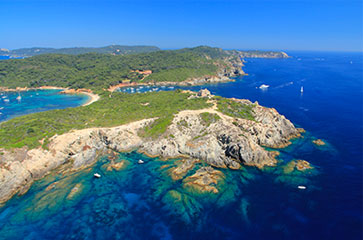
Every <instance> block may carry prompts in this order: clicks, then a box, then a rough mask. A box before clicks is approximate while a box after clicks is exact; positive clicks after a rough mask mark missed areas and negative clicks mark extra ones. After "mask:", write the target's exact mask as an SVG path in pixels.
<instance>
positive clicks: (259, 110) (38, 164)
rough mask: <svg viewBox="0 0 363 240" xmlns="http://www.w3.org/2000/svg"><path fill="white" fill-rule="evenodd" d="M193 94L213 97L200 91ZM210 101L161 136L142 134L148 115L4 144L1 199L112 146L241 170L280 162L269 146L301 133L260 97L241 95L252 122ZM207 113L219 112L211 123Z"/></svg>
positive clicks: (175, 121)
mask: <svg viewBox="0 0 363 240" xmlns="http://www.w3.org/2000/svg"><path fill="white" fill-rule="evenodd" d="M194 97H210V96H200V95H197V94H196V95H195V96H194ZM209 101H211V102H212V103H214V106H213V107H211V108H208V109H200V110H185V111H181V112H179V113H178V114H175V115H174V119H173V121H172V123H171V125H170V126H168V128H167V130H166V131H165V133H163V134H162V135H161V136H158V137H157V138H156V139H152V138H142V137H141V136H140V131H142V129H144V128H145V127H147V126H148V124H151V123H152V122H153V121H154V120H155V119H145V120H141V121H137V122H132V123H129V124H125V125H122V126H118V127H112V128H90V129H83V130H73V131H71V132H68V133H65V134H62V135H59V136H57V135H56V136H53V137H52V138H51V139H50V143H49V145H48V148H47V149H43V148H37V149H31V150H28V149H26V148H21V149H12V150H6V149H0V203H4V202H6V201H7V200H9V199H10V198H11V197H12V196H14V195H15V194H17V193H18V194H23V193H25V192H26V191H27V190H28V189H29V187H30V186H31V184H32V183H33V182H34V181H35V180H37V179H40V178H42V177H44V176H45V175H47V174H49V173H50V172H51V171H52V170H54V169H56V168H58V167H60V166H65V165H66V166H67V168H68V169H69V170H71V171H76V170H79V169H82V168H84V167H86V166H89V165H90V164H93V163H94V162H95V161H97V158H98V156H100V155H103V154H106V153H108V152H109V151H115V152H125V151H132V150H136V149H137V150H139V151H140V152H144V153H146V154H147V155H149V156H159V157H161V158H176V157H179V156H183V157H184V158H185V157H186V158H190V159H197V160H198V161H199V160H200V161H204V162H205V163H206V164H208V165H210V166H213V167H217V168H230V169H239V168H240V167H241V166H242V165H248V166H254V167H257V168H264V167H266V166H274V165H276V163H277V160H276V159H275V157H276V155H277V154H276V152H273V151H267V150H266V149H265V148H264V147H270V148H280V147H284V146H287V145H289V144H290V139H291V138H294V137H299V136H300V132H299V130H298V129H296V128H295V127H294V125H293V124H292V123H291V122H290V121H289V120H287V119H286V118H285V117H284V116H282V115H280V114H279V113H278V112H277V111H276V110H275V109H272V108H265V107H262V106H260V105H259V104H258V103H257V102H256V103H251V102H250V101H248V100H238V101H242V102H243V104H248V105H250V106H251V107H252V108H253V114H254V118H255V121H252V120H247V119H241V118H238V119H237V118H233V117H230V116H227V115H225V114H222V113H221V112H220V111H218V109H217V106H216V104H215V102H213V101H214V100H213V99H210V100H209ZM235 101H237V100H235ZM202 114H211V115H215V116H218V117H215V118H214V119H215V120H214V121H212V122H209V123H206V122H205V121H204V120H203V117H202V116H203V115H202ZM186 168H188V166H186ZM178 174H179V175H180V174H181V175H182V174H183V173H182V172H175V177H176V178H178ZM192 180H193V179H192V178H191V179H190V182H191V183H190V184H192V182H194V180H193V181H192ZM211 191H214V190H213V189H212V190H211Z"/></svg>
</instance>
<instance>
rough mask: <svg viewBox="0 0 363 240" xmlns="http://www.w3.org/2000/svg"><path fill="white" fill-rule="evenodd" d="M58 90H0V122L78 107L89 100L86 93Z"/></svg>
mask: <svg viewBox="0 0 363 240" xmlns="http://www.w3.org/2000/svg"><path fill="white" fill-rule="evenodd" d="M60 91H61V90H53V89H50V90H29V91H20V92H0V122H2V121H6V120H9V119H11V118H14V117H17V116H21V115H26V114H30V113H36V112H43V111H47V110H53V109H64V108H68V107H78V106H81V105H82V104H84V103H86V102H87V101H89V96H87V95H83V94H60V93H59V92H60ZM19 96H20V97H19Z"/></svg>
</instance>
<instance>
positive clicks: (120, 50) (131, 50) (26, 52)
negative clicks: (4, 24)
mask: <svg viewBox="0 0 363 240" xmlns="http://www.w3.org/2000/svg"><path fill="white" fill-rule="evenodd" d="M159 50H160V48H158V47H154V46H120V45H110V46H106V47H98V48H86V47H73V48H37V47H33V48H20V49H14V50H10V51H1V50H0V55H10V56H18V57H32V56H36V55H40V54H49V53H56V54H73V55H76V54H85V53H105V54H116V55H125V54H135V53H145V52H155V51H159Z"/></svg>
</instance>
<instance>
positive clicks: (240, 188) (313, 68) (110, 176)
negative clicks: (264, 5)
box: [0, 52, 363, 239]
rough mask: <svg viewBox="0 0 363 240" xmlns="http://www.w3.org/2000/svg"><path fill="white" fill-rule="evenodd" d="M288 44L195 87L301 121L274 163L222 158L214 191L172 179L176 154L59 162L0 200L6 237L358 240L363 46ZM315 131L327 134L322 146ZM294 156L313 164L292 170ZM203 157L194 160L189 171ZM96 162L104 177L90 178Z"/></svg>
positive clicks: (0, 231) (362, 213)
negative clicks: (233, 163) (81, 164)
mask: <svg viewBox="0 0 363 240" xmlns="http://www.w3.org/2000/svg"><path fill="white" fill-rule="evenodd" d="M289 54H290V55H292V56H293V57H292V58H289V59H246V63H245V67H244V68H243V69H244V70H245V72H247V73H248V74H249V75H248V76H246V77H243V78H237V79H236V81H235V82H231V83H223V84H216V85H208V86H199V87H192V88H189V89H192V90H198V89H200V88H208V89H209V90H210V91H211V92H212V93H213V94H216V95H221V96H224V97H236V98H247V99H250V100H252V101H256V100H257V101H258V102H259V103H260V104H261V105H265V106H268V107H274V108H276V109H277V110H278V111H279V112H280V113H282V114H284V115H285V116H286V117H287V118H288V119H290V120H291V121H292V122H293V123H294V124H296V125H297V126H299V127H303V128H304V129H306V131H307V132H306V133H305V134H304V138H301V139H297V140H295V141H294V143H293V144H292V145H290V146H289V147H287V148H285V149H281V150H280V152H281V154H280V156H279V159H280V160H281V162H280V164H279V165H278V166H277V167H275V168H268V169H265V170H263V171H260V170H257V169H255V168H250V167H245V168H243V169H242V170H225V169H219V170H220V171H221V172H222V173H223V178H222V180H221V181H218V183H217V184H216V185H215V187H216V188H217V189H218V190H219V192H218V194H214V193H200V192H198V191H195V190H193V189H190V188H188V187H186V185H185V184H184V183H185V182H184V180H183V179H180V180H175V181H174V180H172V178H171V176H170V172H171V171H172V170H173V168H174V167H175V166H176V165H178V164H180V161H181V160H180V159H169V160H162V159H158V158H149V157H146V156H145V155H142V154H140V153H137V152H131V153H120V154H119V155H118V156H117V157H116V160H115V162H122V163H123V167H122V168H121V169H119V170H117V169H110V168H108V167H109V158H108V156H104V157H102V158H101V159H100V160H99V161H98V162H97V163H96V164H95V165H94V166H91V167H89V168H87V169H84V170H82V171H80V172H77V173H68V174H64V173H63V172H62V171H61V170H59V171H55V172H54V173H52V174H51V175H49V176H48V177H46V178H45V179H42V180H39V181H37V182H36V183H35V184H34V185H33V186H32V187H31V189H30V190H29V191H28V192H27V193H26V194H25V195H23V196H16V197H14V198H13V199H12V200H10V201H9V202H8V203H7V204H6V205H5V206H3V207H2V208H0V238H2V239H361V238H362V224H363V221H362V220H363V219H362V218H363V209H362V187H363V186H362V171H363V169H362V156H363V150H362V145H363V140H362V133H363V119H362V117H363V105H362V104H363V103H362V100H363V99H362V96H363V94H362V91H363V86H362V84H363V67H362V66H363V61H362V54H360V53H359V54H358V53H324V52H291V53H289ZM262 84H266V85H269V88H267V89H265V90H262V89H260V88H259V86H260V85H262ZM301 87H303V89H304V91H303V93H301ZM158 90H160V89H158ZM158 90H155V91H158ZM164 90H172V89H164ZM128 91H129V92H137V91H136V90H135V89H134V90H133V91H132V90H130V89H129V90H128ZM140 91H141V90H140ZM14 97H16V96H14ZM25 98H26V97H25V96H24V97H23V98H22V100H23V99H25ZM33 103H35V102H33ZM30 105H31V104H30ZM316 138H321V139H323V140H324V141H326V142H327V145H326V146H322V147H317V146H315V145H314V144H312V142H311V141H312V140H314V139H316ZM139 159H142V160H143V161H144V162H145V163H144V164H138V163H137V161H138V160H139ZM292 159H305V160H307V161H309V162H310V163H311V164H312V165H313V166H314V167H315V169H314V170H311V171H307V172H305V173H300V172H297V171H296V170H294V171H293V170H289V169H288V168H287V167H286V164H287V163H288V162H289V161H291V160H292ZM204 165H205V163H203V162H199V163H197V164H196V165H195V166H194V168H193V169H192V170H190V172H189V173H188V175H187V176H190V175H192V174H193V173H194V172H195V171H196V170H197V169H199V168H200V167H202V166H204ZM96 172H97V173H100V174H101V175H102V177H101V178H99V179H96V178H94V177H93V173H96ZM187 176H186V177H187ZM298 185H304V186H306V187H307V189H305V190H300V189H298V188H297V186H298ZM75 190H76V191H75Z"/></svg>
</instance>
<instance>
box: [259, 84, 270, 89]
mask: <svg viewBox="0 0 363 240" xmlns="http://www.w3.org/2000/svg"><path fill="white" fill-rule="evenodd" d="M269 87H270V85H266V84H262V85H261V86H260V89H267V88H269Z"/></svg>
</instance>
